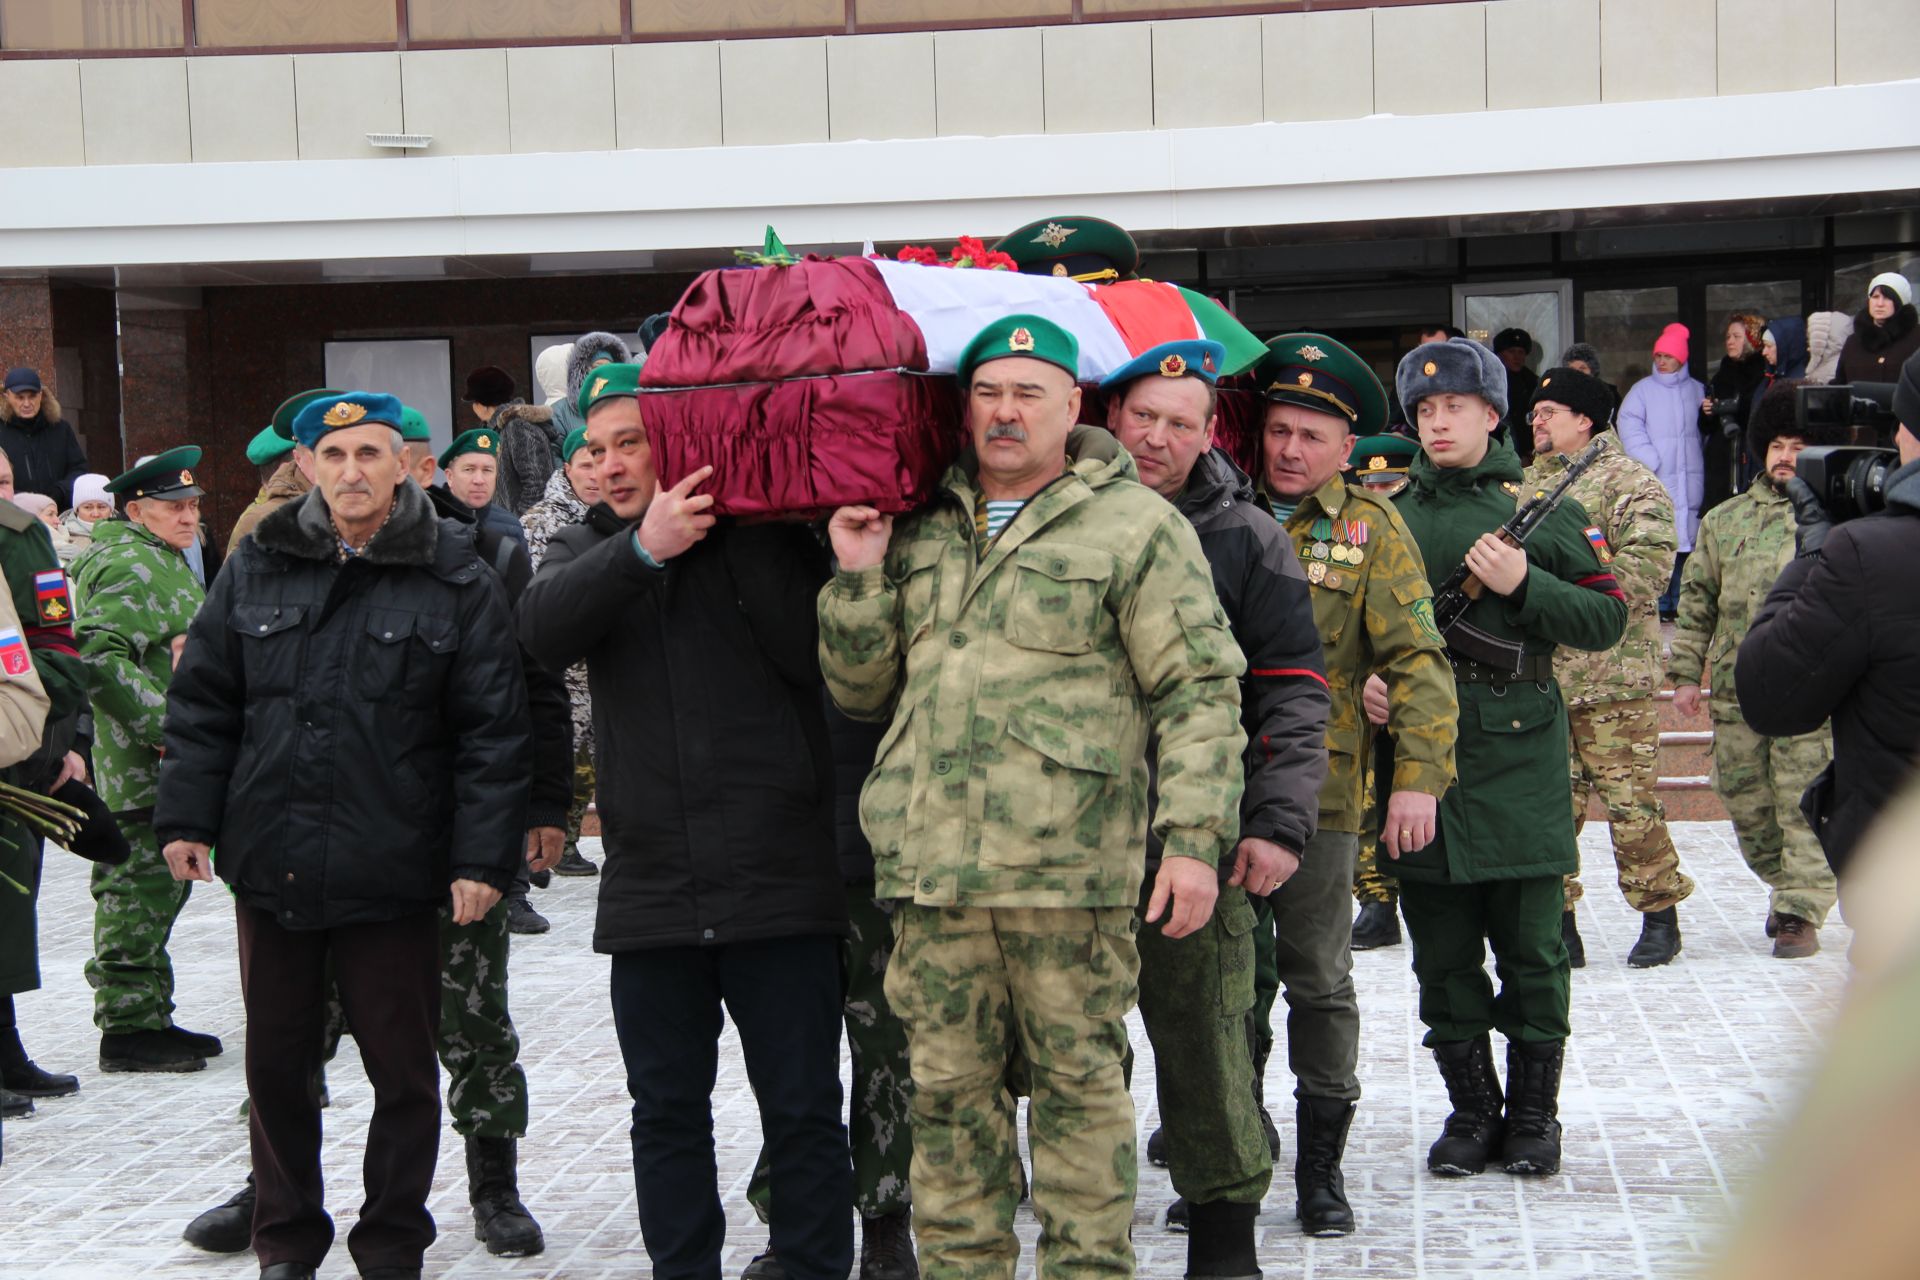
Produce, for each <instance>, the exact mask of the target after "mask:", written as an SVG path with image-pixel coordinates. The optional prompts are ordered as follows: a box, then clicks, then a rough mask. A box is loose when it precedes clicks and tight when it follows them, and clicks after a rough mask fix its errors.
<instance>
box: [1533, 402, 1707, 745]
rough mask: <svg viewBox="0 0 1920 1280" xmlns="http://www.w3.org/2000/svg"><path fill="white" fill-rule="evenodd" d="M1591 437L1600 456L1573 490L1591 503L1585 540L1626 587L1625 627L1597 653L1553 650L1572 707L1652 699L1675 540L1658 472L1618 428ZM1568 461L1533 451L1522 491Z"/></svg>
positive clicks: (1544, 484)
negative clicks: (1626, 445)
mask: <svg viewBox="0 0 1920 1280" xmlns="http://www.w3.org/2000/svg"><path fill="white" fill-rule="evenodd" d="M1593 443H1594V444H1598V445H1600V446H1602V448H1601V453H1600V456H1599V457H1598V458H1596V459H1595V460H1594V463H1593V465H1592V466H1590V467H1588V468H1587V470H1586V472H1585V473H1584V474H1582V475H1581V477H1580V478H1579V479H1578V480H1576V481H1574V482H1573V488H1572V489H1571V490H1570V491H1569V496H1571V497H1572V498H1573V500H1574V501H1575V502H1578V503H1579V504H1580V505H1581V506H1582V507H1585V508H1586V511H1587V515H1588V517H1589V518H1590V519H1591V520H1592V522H1593V523H1591V524H1590V525H1588V526H1587V528H1586V534H1587V540H1588V541H1589V542H1593V543H1594V549H1595V550H1596V551H1598V552H1599V553H1600V562H1601V563H1602V564H1605V565H1607V566H1608V567H1609V568H1610V569H1612V570H1613V577H1614V580H1615V581H1616V582H1618V583H1619V584H1620V589H1621V590H1622V591H1624V592H1626V594H1627V634H1626V635H1625V636H1624V637H1623V638H1622V639H1621V641H1620V643H1619V644H1617V645H1615V646H1614V647H1613V648H1611V649H1608V650H1605V651H1603V652H1600V653H1587V652H1585V651H1583V650H1579V649H1567V648H1562V649H1560V650H1559V651H1558V652H1557V653H1555V654H1554V655H1553V676H1554V679H1556V680H1558V681H1559V682H1560V692H1561V694H1562V696H1564V697H1565V698H1566V700H1567V705H1568V706H1570V707H1580V706H1586V705H1587V704H1589V703H1594V702H1618V701H1620V700H1622V699H1625V698H1651V697H1652V696H1653V693H1654V690H1656V689H1658V688H1659V687H1660V680H1661V662H1662V655H1661V640H1660V597H1661V596H1662V595H1664V594H1665V593H1666V590H1667V583H1668V581H1669V580H1670V579H1671V578H1672V576H1673V556H1674V550H1675V548H1676V546H1677V545H1678V543H1677V541H1676V538H1675V534H1674V527H1673V499H1672V498H1670V497H1668V496H1667V490H1666V486H1664V485H1662V484H1661V483H1660V477H1658V476H1656V475H1654V474H1653V472H1652V471H1650V470H1648V469H1647V467H1646V466H1645V465H1644V464H1642V463H1639V462H1636V461H1634V459H1633V458H1631V457H1629V456H1628V455H1627V451H1626V450H1625V449H1623V448H1621V447H1620V437H1619V436H1617V435H1615V434H1614V433H1613V432H1611V431H1602V432H1600V433H1599V434H1598V435H1596V436H1594V437H1593ZM1568 461H1570V459H1568V458H1567V457H1566V455H1564V454H1558V453H1555V454H1544V455H1542V456H1540V457H1538V458H1535V459H1534V461H1533V465H1532V466H1531V467H1529V468H1527V473H1526V476H1525V477H1524V478H1523V482H1522V485H1521V490H1522V496H1523V497H1524V496H1526V495H1527V494H1530V493H1532V492H1533V491H1534V490H1535V489H1540V488H1549V487H1551V486H1553V485H1555V484H1558V483H1559V481H1560V475H1561V473H1562V472H1564V471H1566V469H1567V463H1568ZM1595 530H1598V531H1599V533H1600V540H1599V541H1595V540H1594V536H1593V535H1594V531H1595Z"/></svg>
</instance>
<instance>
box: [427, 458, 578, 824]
mask: <svg viewBox="0 0 1920 1280" xmlns="http://www.w3.org/2000/svg"><path fill="white" fill-rule="evenodd" d="M427 497H429V498H431V499H432V500H433V509H434V511H435V512H436V513H437V514H438V515H439V516H440V517H441V518H442V519H445V520H452V521H454V522H455V523H456V524H459V525H461V526H462V527H464V528H466V529H467V530H468V533H469V536H470V537H472V538H473V545H474V550H475V551H477V552H478V553H479V555H480V563H482V564H484V565H486V566H487V567H488V568H489V569H492V570H493V571H494V573H495V574H497V575H498V576H499V578H500V585H501V586H503V587H505V588H506V589H507V607H508V608H509V609H512V608H513V607H515V606H516V605H518V604H519V603H520V597H521V595H522V594H523V593H524V592H525V591H526V589H527V584H528V583H530V582H532V581H533V559H532V557H530V556H529V555H528V554H527V544H526V542H525V541H524V540H516V539H513V538H509V537H506V536H505V535H504V534H503V533H502V532H501V531H500V530H498V529H495V528H494V527H493V526H492V522H490V521H485V520H481V521H479V522H477V523H476V520H475V513H474V510H473V508H472V507H470V506H468V505H467V504H466V503H464V502H462V501H460V499H458V498H456V497H454V496H453V493H452V492H451V491H450V490H449V489H448V488H447V486H445V485H444V484H436V485H434V486H433V487H432V488H431V489H428V490H427ZM490 509H492V510H498V508H490ZM520 671H521V674H522V675H523V676H525V678H526V682H527V712H528V717H529V723H530V725H531V727H532V731H533V787H532V791H531V792H530V793H529V795H528V799H527V826H529V827H560V828H562V829H564V828H565V827H566V825H567V810H568V809H569V808H571V807H572V805H573V707H572V705H571V704H570V703H569V702H568V701H567V681H566V677H565V676H564V675H562V674H560V673H557V672H553V671H549V670H547V669H546V668H545V667H543V666H541V665H540V664H539V663H538V662H535V661H534V660H533V655H532V654H530V653H528V652H527V651H526V650H525V649H524V648H522V649H521V650H520Z"/></svg>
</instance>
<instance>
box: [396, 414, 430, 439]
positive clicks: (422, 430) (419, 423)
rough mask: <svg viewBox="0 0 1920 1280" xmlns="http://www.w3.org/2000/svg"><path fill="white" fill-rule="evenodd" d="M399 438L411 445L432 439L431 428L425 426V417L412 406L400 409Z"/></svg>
mask: <svg viewBox="0 0 1920 1280" xmlns="http://www.w3.org/2000/svg"><path fill="white" fill-rule="evenodd" d="M400 438H401V439H402V440H406V441H409V442H411V443H415V444H417V443H419V442H420V441H422V440H431V439H433V428H432V427H430V426H428V425H427V416H426V415H425V414H423V413H421V412H420V411H419V410H418V409H416V408H414V407H413V406H412V405H404V406H402V407H401V409H400Z"/></svg>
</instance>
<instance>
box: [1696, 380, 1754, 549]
mask: <svg viewBox="0 0 1920 1280" xmlns="http://www.w3.org/2000/svg"><path fill="white" fill-rule="evenodd" d="M1766 387H1767V359H1766V357H1765V356H1763V355H1761V354H1760V353H1759V352H1758V351H1752V352H1749V353H1747V354H1746V355H1744V356H1742V357H1741V358H1740V359H1738V360H1735V359H1733V358H1731V357H1727V358H1723V359H1722V360H1721V361H1720V367H1719V368H1718V369H1715V370H1714V371H1713V382H1712V385H1711V387H1710V388H1709V391H1710V394H1711V395H1712V396H1713V398H1714V399H1715V400H1738V401H1739V402H1740V407H1739V409H1738V410H1737V411H1736V412H1735V413H1734V416H1733V417H1732V418H1717V417H1714V416H1712V415H1710V414H1707V413H1705V412H1703V413H1701V415H1700V458H1701V464H1702V466H1703V467H1704V472H1703V475H1702V482H1701V496H1700V514H1701V515H1705V514H1706V513H1707V512H1709V511H1711V510H1713V509H1714V508H1715V507H1717V506H1719V505H1720V504H1721V503H1723V502H1725V501H1726V500H1727V499H1728V498H1731V497H1732V496H1733V495H1734V494H1735V493H1736V492H1740V493H1744V492H1746V489H1745V488H1744V487H1741V488H1739V489H1737V490H1736V489H1735V487H1734V486H1735V484H1736V482H1737V481H1738V480H1739V478H1740V476H1741V475H1749V474H1751V472H1750V471H1748V470H1747V469H1746V468H1745V467H1744V466H1743V465H1742V464H1743V463H1744V460H1745V458H1746V453H1747V424H1748V423H1749V422H1752V421H1753V409H1754V406H1755V405H1757V404H1759V403H1760V394H1761V392H1763V391H1765V390H1766ZM1729 423H1734V424H1737V426H1736V428H1735V430H1734V432H1733V434H1732V435H1728V434H1727V426H1728V424H1729ZM1736 467H1739V468H1740V470H1739V472H1738V473H1736V470H1735V468H1736Z"/></svg>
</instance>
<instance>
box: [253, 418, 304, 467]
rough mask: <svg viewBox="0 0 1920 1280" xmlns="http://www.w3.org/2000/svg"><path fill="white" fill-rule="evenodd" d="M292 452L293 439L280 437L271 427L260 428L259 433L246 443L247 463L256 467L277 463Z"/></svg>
mask: <svg viewBox="0 0 1920 1280" xmlns="http://www.w3.org/2000/svg"><path fill="white" fill-rule="evenodd" d="M292 452H293V438H292V437H291V436H283V435H281V434H280V433H279V432H278V431H276V430H275V429H274V428H273V427H272V426H265V427H262V428H260V431H259V433H258V434H256V435H255V436H254V437H253V439H251V440H249V441H247V461H248V462H251V463H252V464H253V465H254V466H256V467H264V466H266V465H267V464H268V463H269V462H278V461H279V460H280V459H282V458H284V457H286V456H287V455H288V454H290V453H292Z"/></svg>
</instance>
